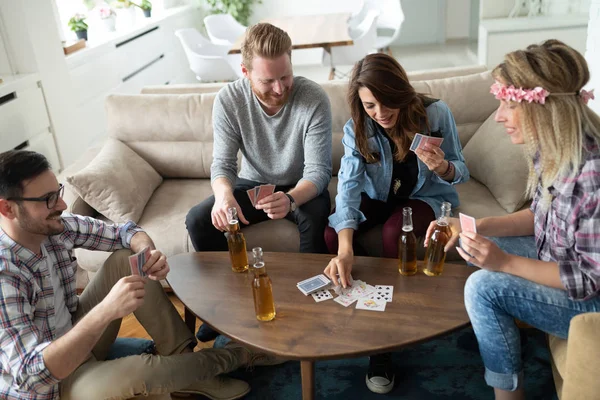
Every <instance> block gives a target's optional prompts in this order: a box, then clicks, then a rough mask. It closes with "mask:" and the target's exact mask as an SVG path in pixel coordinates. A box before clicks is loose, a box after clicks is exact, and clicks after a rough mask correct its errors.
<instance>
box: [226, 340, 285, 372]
mask: <svg viewBox="0 0 600 400" xmlns="http://www.w3.org/2000/svg"><path fill="white" fill-rule="evenodd" d="M225 348H226V349H230V350H236V349H243V350H245V351H246V352H247V353H248V362H247V364H246V368H248V369H252V367H255V366H256V367H263V366H267V365H279V364H283V363H284V362H286V361H287V360H284V359H283V358H279V357H276V356H274V355H271V354H268V353H265V352H259V351H256V350H253V349H251V348H249V347H246V346H243V345H241V344H239V343H236V342H233V341H232V342H229V343H227V344H226V345H225Z"/></svg>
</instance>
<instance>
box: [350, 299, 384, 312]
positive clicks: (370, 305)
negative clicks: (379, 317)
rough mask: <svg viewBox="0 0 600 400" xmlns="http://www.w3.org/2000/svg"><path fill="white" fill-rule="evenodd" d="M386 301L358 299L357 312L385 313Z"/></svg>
mask: <svg viewBox="0 0 600 400" xmlns="http://www.w3.org/2000/svg"><path fill="white" fill-rule="evenodd" d="M385 305H386V301H385V300H383V299H381V300H376V299H370V298H368V297H367V298H362V299H358V301H357V302H356V309H357V310H369V311H385Z"/></svg>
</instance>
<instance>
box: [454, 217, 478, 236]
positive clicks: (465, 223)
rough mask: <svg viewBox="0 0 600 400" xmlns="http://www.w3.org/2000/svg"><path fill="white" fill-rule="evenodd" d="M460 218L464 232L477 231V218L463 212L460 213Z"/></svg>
mask: <svg viewBox="0 0 600 400" xmlns="http://www.w3.org/2000/svg"><path fill="white" fill-rule="evenodd" d="M458 215H459V218H460V229H461V230H462V231H463V232H475V233H477V225H476V224H475V218H473V217H471V216H469V215H465V214H463V213H458Z"/></svg>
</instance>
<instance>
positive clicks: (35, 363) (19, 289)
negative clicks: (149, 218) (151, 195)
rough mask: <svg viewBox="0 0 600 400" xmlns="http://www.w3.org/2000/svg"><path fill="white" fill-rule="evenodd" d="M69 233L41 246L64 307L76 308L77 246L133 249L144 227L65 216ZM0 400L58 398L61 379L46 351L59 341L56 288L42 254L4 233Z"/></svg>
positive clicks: (0, 245)
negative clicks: (48, 362)
mask: <svg viewBox="0 0 600 400" xmlns="http://www.w3.org/2000/svg"><path fill="white" fill-rule="evenodd" d="M62 219H63V222H64V224H65V230H64V231H63V232H62V233H60V234H58V235H54V236H50V237H48V239H47V240H45V241H44V243H43V244H42V245H43V246H45V248H46V250H47V252H48V254H49V255H50V257H52V259H53V261H54V268H56V273H57V275H58V277H59V279H60V282H61V284H62V286H63V288H64V292H65V304H66V306H67V308H68V309H69V311H70V312H71V313H73V312H74V311H75V310H76V309H77V293H76V291H75V272H76V270H77V259H76V258H75V257H74V256H73V249H74V248H84V249H88V250H101V251H113V250H117V249H122V248H129V247H130V243H131V238H132V237H133V235H134V234H135V233H137V232H139V231H141V229H140V228H139V227H138V226H137V225H135V224H134V223H133V222H131V221H130V222H128V223H127V224H125V225H108V224H106V223H104V222H102V221H100V220H97V219H94V218H89V217H81V216H77V215H73V214H68V213H63V215H62ZM0 297H1V299H2V302H1V303H0V398H2V399H7V400H17V399H19V400H51V399H52V400H53V399H58V398H59V389H58V383H59V380H58V379H57V378H55V377H54V376H52V374H51V373H50V371H48V369H47V368H46V365H45V363H44V358H43V356H42V351H43V350H44V349H45V348H46V347H47V346H48V345H49V344H50V343H51V342H52V341H53V340H55V339H56V332H55V330H56V322H55V311H54V290H53V288H52V281H51V279H50V272H49V271H48V268H47V266H46V261H45V259H44V258H43V256H41V255H38V254H36V253H33V252H31V251H30V250H29V249H27V248H25V247H23V246H21V245H19V244H18V243H16V242H15V241H14V240H12V239H11V238H10V237H9V236H8V235H7V234H6V233H5V232H4V231H3V230H2V229H0Z"/></svg>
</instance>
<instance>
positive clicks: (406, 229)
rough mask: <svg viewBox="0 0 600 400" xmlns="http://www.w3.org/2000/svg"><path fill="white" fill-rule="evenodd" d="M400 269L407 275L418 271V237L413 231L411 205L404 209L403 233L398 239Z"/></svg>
mask: <svg viewBox="0 0 600 400" xmlns="http://www.w3.org/2000/svg"><path fill="white" fill-rule="evenodd" d="M398 271H399V272H400V273H401V274H402V275H406V276H409V275H414V274H416V273H417V237H416V236H415V234H414V232H413V222H412V208H410V207H404V208H403V209H402V233H401V234H400V238H399V239H398Z"/></svg>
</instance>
